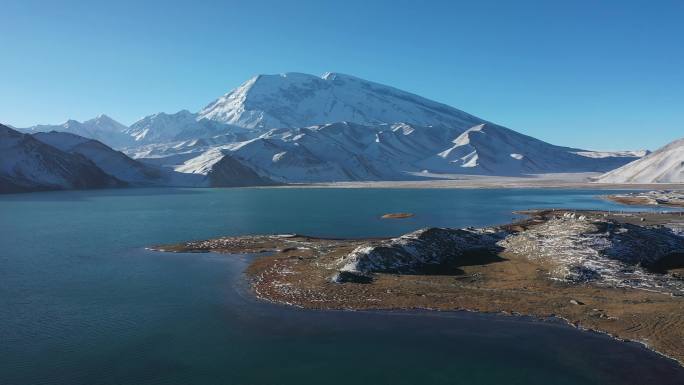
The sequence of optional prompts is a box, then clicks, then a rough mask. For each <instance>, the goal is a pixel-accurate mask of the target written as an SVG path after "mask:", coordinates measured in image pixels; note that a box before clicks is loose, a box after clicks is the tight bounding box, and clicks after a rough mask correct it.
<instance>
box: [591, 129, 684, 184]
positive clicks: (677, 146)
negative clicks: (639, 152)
mask: <svg viewBox="0 0 684 385" xmlns="http://www.w3.org/2000/svg"><path fill="white" fill-rule="evenodd" d="M597 181H598V182H601V183H684V138H682V139H679V140H675V141H674V142H672V143H670V144H668V145H666V146H664V147H662V148H660V149H658V150H656V151H654V152H653V153H651V154H649V155H647V156H645V157H643V158H641V159H639V160H635V161H634V162H631V163H628V164H626V165H624V166H622V167H620V168H617V169H615V170H612V171H610V172H607V173H605V174H603V175H602V176H600V177H599V178H598V180H597Z"/></svg>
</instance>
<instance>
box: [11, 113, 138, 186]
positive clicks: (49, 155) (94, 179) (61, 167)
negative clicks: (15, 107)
mask: <svg viewBox="0 0 684 385" xmlns="http://www.w3.org/2000/svg"><path fill="white" fill-rule="evenodd" d="M124 184H125V183H123V182H121V181H120V180H118V179H117V178H115V177H113V176H111V175H109V174H107V173H105V172H104V171H102V170H101V169H100V168H99V167H97V166H96V165H95V164H94V163H93V162H91V161H90V160H89V159H87V158H86V157H84V156H83V155H81V154H77V153H67V152H64V151H62V150H59V149H57V148H55V147H53V146H51V145H48V144H45V143H43V142H41V141H39V140H37V139H36V138H34V137H33V136H31V135H28V134H23V133H20V132H18V131H15V130H13V129H11V128H9V127H7V126H3V125H1V124H0V193H9V192H24V191H38V190H64V189H90V188H105V187H119V186H123V185H124Z"/></svg>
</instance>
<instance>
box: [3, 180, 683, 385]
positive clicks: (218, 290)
mask: <svg viewBox="0 0 684 385" xmlns="http://www.w3.org/2000/svg"><path fill="white" fill-rule="evenodd" d="M605 193H606V192H605V191H603V192H598V191H589V190H535V189H530V190H523V189H520V190H518V189H515V190H496V189H492V190H391V189H387V190H376V189H368V190H367V189H346V190H338V189H163V190H162V189H135V190H107V191H89V192H53V193H35V194H24V195H6V196H0V246H1V247H0V384H17V385H19V384H89V385H90V384H350V383H356V384H501V383H507V384H682V383H684V372H683V370H682V368H680V367H678V366H677V365H675V364H673V363H672V362H671V361H669V360H666V359H662V358H660V357H658V356H657V355H655V354H653V353H651V352H649V351H647V350H645V349H644V348H642V347H641V346H639V345H636V344H626V343H618V342H615V341H612V340H611V339H609V338H607V337H605V336H602V335H598V334H593V333H584V332H579V331H577V330H574V329H572V328H569V327H567V326H565V325H562V324H560V323H557V322H539V321H532V320H527V319H524V318H515V317H501V316H492V315H480V314H469V313H432V312H323V311H305V310H298V309H292V308H287V307H283V306H278V305H272V304H267V303H263V302H260V301H256V300H254V299H253V298H252V297H251V296H250V295H249V292H248V290H247V288H246V287H245V283H244V281H243V279H242V272H243V270H244V268H245V267H246V266H247V264H248V263H249V257H247V256H228V255H219V254H167V253H156V252H150V251H146V250H145V249H144V247H145V246H148V245H151V244H157V243H167V242H177V241H183V240H188V239H201V238H208V237H214V236H218V235H236V234H250V233H294V232H296V233H304V234H311V235H320V236H338V237H340V236H344V237H363V236H386V235H398V234H401V233H403V232H407V231H411V230H414V229H416V228H419V227H422V226H427V225H431V226H457V227H459V226H470V225H474V226H482V225H491V224H496V223H504V222H507V221H509V220H510V219H511V218H513V215H512V214H511V211H512V210H515V209H524V208H532V207H576V208H595V209H619V210H624V207H622V206H617V205H615V204H613V203H610V202H606V201H603V200H600V199H596V195H599V194H605ZM397 211H408V212H413V213H415V214H416V216H415V217H414V218H411V219H407V220H398V221H387V220H380V219H378V217H379V216H380V215H382V214H384V213H387V212H397Z"/></svg>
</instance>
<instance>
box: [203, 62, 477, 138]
mask: <svg viewBox="0 0 684 385" xmlns="http://www.w3.org/2000/svg"><path fill="white" fill-rule="evenodd" d="M199 118H204V119H210V120H216V121H219V122H223V123H228V124H232V125H237V126H240V127H245V128H250V129H261V130H264V129H269V128H281V127H285V128H296V127H307V126H312V125H320V124H326V123H334V122H342V121H348V122H355V123H359V124H366V125H373V124H379V123H397V122H405V123H409V124H417V125H435V126H445V127H451V128H456V129H461V130H465V129H466V128H467V127H470V126H472V125H475V124H479V123H483V122H484V121H483V120H482V119H479V118H477V117H474V116H472V115H470V114H467V113H465V112H463V111H460V110H457V109H455V108H453V107H449V106H447V105H445V104H441V103H437V102H434V101H431V100H428V99H425V98H423V97H420V96H417V95H414V94H412V93H409V92H406V91H401V90H398V89H396V88H393V87H389V86H385V85H382V84H378V83H374V82H370V81H367V80H363V79H359V78H356V77H354V76H349V75H343V74H335V73H327V74H325V75H323V76H322V77H318V76H313V75H308V74H301V73H285V74H280V75H259V76H256V77H254V78H252V79H250V80H248V81H247V82H245V83H243V84H242V85H241V86H240V87H238V88H236V89H234V90H233V91H231V92H229V93H227V94H225V95H223V96H222V97H220V98H218V99H217V100H215V101H213V102H212V103H210V104H209V105H208V106H206V107H205V108H204V109H203V110H201V111H200V112H199Z"/></svg>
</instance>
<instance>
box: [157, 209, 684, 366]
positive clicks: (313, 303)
mask: <svg viewBox="0 0 684 385" xmlns="http://www.w3.org/2000/svg"><path fill="white" fill-rule="evenodd" d="M525 214H527V215H528V218H527V219H525V220H522V221H519V222H515V223H511V224H508V225H502V226H495V227H489V228H465V229H447V228H427V229H421V230H417V231H415V232H412V233H409V234H406V235H403V236H400V237H397V238H391V239H354V240H345V239H321V238H314V237H307V236H301V235H264V236H259V235H257V236H242V237H224V238H217V239H212V240H206V241H197V242H186V243H182V244H177V245H168V246H158V247H155V248H154V249H156V250H163V251H176V252H209V251H214V252H224V253H264V252H266V253H264V254H263V255H261V256H259V257H257V258H255V259H254V261H253V262H252V264H251V265H250V267H249V268H248V270H247V275H248V277H249V279H250V280H251V284H252V287H253V289H254V292H255V293H256V295H257V296H258V297H260V298H263V299H266V300H270V301H274V302H278V303H285V304H290V305H295V306H300V307H305V308H316V309H397V308H401V309H411V308H413V309H416V308H421V309H435V310H472V311H481V312H495V313H505V314H523V315H530V316H536V317H559V318H563V319H565V320H567V322H569V323H571V324H572V325H575V326H577V327H580V328H586V329H591V330H596V331H601V332H605V333H608V334H610V335H613V336H615V337H616V338H620V339H628V340H633V341H640V342H642V343H644V344H646V345H647V346H649V347H651V348H652V349H654V350H656V351H658V352H660V353H662V354H664V355H667V356H669V357H673V358H674V359H676V360H678V361H679V362H680V363H682V362H684V237H682V235H681V232H680V229H681V228H684V217H682V216H680V215H679V214H678V213H669V214H668V213H660V214H657V213H630V214H621V213H608V212H598V211H570V210H540V211H527V212H525Z"/></svg>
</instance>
